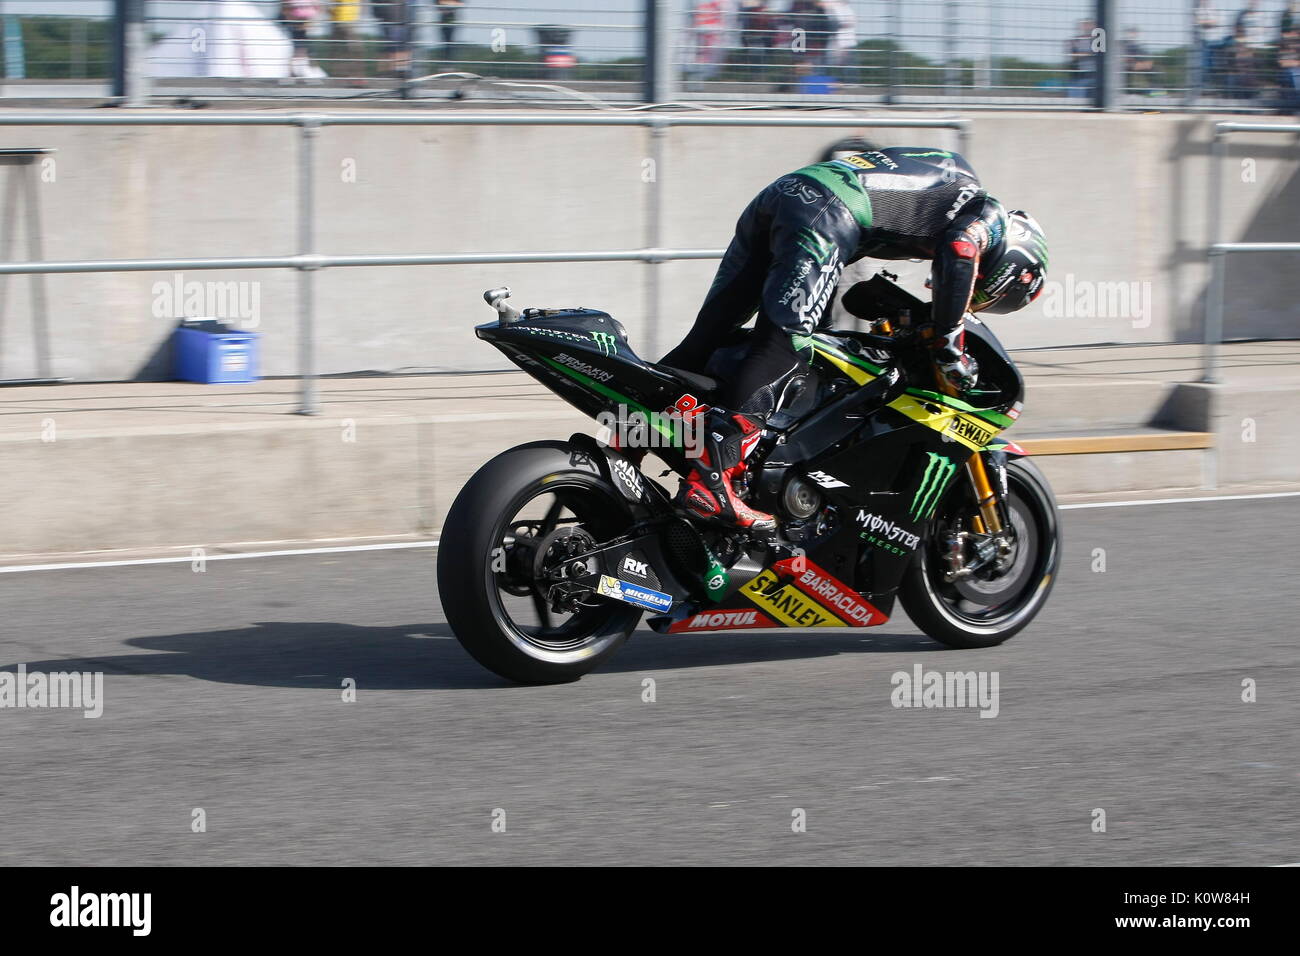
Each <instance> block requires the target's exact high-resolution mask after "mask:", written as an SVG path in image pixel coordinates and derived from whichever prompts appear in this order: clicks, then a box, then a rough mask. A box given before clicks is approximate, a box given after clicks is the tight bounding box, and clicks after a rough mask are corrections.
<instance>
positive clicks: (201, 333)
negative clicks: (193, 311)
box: [172, 320, 258, 385]
mask: <svg viewBox="0 0 1300 956" xmlns="http://www.w3.org/2000/svg"><path fill="white" fill-rule="evenodd" d="M257 339H258V334H257V333H256V332H236V331H233V330H232V329H230V328H229V327H227V326H225V325H222V324H221V323H220V322H217V321H215V320H206V321H195V322H182V323H181V324H180V326H179V327H177V329H176V334H175V336H174V337H173V339H172V348H173V352H172V357H173V362H172V370H173V372H174V373H175V377H176V378H178V379H180V380H181V381H183V382H202V383H204V384H205V385H212V384H218V383H226V384H235V383H239V382H256V381H257V370H258V355H257Z"/></svg>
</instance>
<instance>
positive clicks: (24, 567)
mask: <svg viewBox="0 0 1300 956" xmlns="http://www.w3.org/2000/svg"><path fill="white" fill-rule="evenodd" d="M437 546H438V539H436V538H434V539H431V540H429V541H395V542H390V543H388V544H350V545H343V546H340V547H337V548H294V549H293V550H286V551H243V552H240V553H239V554H204V555H203V558H202V560H204V561H245V560H247V559H249V558H284V557H294V556H298V555H305V554H345V553H348V552H352V551H404V550H409V549H412V548H436V547H437ZM196 550H198V549H196ZM194 560H195V557H194V555H193V554H188V555H185V556H184V557H174V558H131V559H129V560H125V561H72V562H65V563H62V564H15V565H12V566H10V567H0V574H16V573H18V572H19V571H75V570H80V569H82V568H128V567H135V566H137V565H141V564H188V563H189V562H191V561H194Z"/></svg>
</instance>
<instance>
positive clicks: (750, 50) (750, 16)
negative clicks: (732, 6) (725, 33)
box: [740, 0, 776, 67]
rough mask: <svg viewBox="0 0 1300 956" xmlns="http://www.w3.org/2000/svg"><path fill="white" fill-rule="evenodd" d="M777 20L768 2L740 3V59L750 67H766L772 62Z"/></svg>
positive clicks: (752, 1) (750, 1) (746, 0)
mask: <svg viewBox="0 0 1300 956" xmlns="http://www.w3.org/2000/svg"><path fill="white" fill-rule="evenodd" d="M775 32H776V18H775V17H774V16H773V15H772V11H771V10H770V9H769V8H768V6H767V0H741V2H740V50H741V53H740V59H741V62H742V63H745V64H748V65H750V66H758V67H766V66H767V65H768V64H769V63H770V62H771V60H772V46H773V44H774V42H775V40H776V35H775Z"/></svg>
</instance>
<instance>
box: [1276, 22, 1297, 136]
mask: <svg viewBox="0 0 1300 956" xmlns="http://www.w3.org/2000/svg"><path fill="white" fill-rule="evenodd" d="M1289 12H1292V13H1293V14H1294V13H1295V11H1294V10H1292V11H1289ZM1277 64H1278V72H1279V79H1280V80H1281V86H1282V101H1281V104H1280V106H1279V108H1280V110H1281V111H1282V112H1284V113H1300V16H1294V15H1293V17H1292V19H1291V20H1289V21H1288V22H1287V25H1286V27H1285V28H1284V30H1283V32H1282V35H1281V37H1279V39H1278V51H1277Z"/></svg>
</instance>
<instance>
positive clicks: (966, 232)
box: [662, 147, 1007, 529]
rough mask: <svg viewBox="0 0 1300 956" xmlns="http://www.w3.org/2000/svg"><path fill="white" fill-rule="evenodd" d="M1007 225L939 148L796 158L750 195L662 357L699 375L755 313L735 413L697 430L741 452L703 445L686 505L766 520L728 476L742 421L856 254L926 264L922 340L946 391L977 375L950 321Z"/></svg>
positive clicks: (798, 348)
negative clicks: (685, 326) (688, 318)
mask: <svg viewBox="0 0 1300 956" xmlns="http://www.w3.org/2000/svg"><path fill="white" fill-rule="evenodd" d="M1006 224H1007V218H1006V213H1005V211H1004V210H1003V208H1002V205H1001V204H1000V203H999V202H998V201H997V200H995V199H992V198H991V197H989V196H988V195H987V193H986V192H985V190H984V189H983V187H982V186H981V185H980V183H979V180H978V179H977V178H976V176H975V173H974V171H973V170H972V169H971V168H970V165H969V164H968V163H967V162H966V160H965V159H963V158H962V157H961V156H960V155H958V154H957V153H952V152H948V151H946V150H938V149H925V148H908V147H893V148H889V149H880V150H872V151H869V152H864V153H857V154H853V155H850V156H845V157H843V158H840V159H835V160H831V161H829V162H824V163H817V164H815V165H812V166H805V167H804V168H803V169H799V170H796V171H795V172H793V173H790V174H789V175H787V176H782V177H781V178H780V179H778V180H776V181H775V182H774V183H772V184H771V185H769V186H768V187H767V188H765V189H764V190H763V191H762V192H760V193H759V194H758V195H757V196H756V197H754V199H753V201H752V202H750V204H749V205H748V206H747V207H746V209H745V211H744V212H743V213H741V215H740V219H739V221H738V222H737V223H736V234H735V237H734V238H733V239H732V240H731V244H730V245H729V246H728V248H727V251H726V254H725V255H724V256H723V259H722V263H721V265H720V266H719V267H718V271H717V275H716V276H715V278H714V280H713V285H712V286H711V287H710V289H709V293H708V295H707V296H706V297H705V300H704V304H703V306H702V307H701V309H700V312H699V315H698V316H697V317H696V319H695V324H694V326H693V327H692V328H691V330H690V332H689V333H688V334H687V336H686V338H685V339H683V340H682V342H681V343H680V344H679V345H678V346H677V347H676V348H674V349H673V350H672V351H671V352H669V353H668V354H667V355H666V356H664V358H663V360H662V362H663V364H664V365H668V366H671V367H675V368H681V369H686V370H687V371H692V372H703V371H704V368H705V365H706V363H707V362H708V360H709V357H710V356H711V355H712V353H713V352H714V351H715V349H717V348H718V347H719V346H720V345H721V344H722V343H723V342H725V341H726V340H727V339H728V338H729V337H730V334H731V333H732V332H734V331H735V330H736V329H738V328H740V327H741V326H742V325H744V324H745V323H746V322H747V321H748V320H749V319H750V317H751V316H753V315H754V314H755V313H757V315H758V318H757V322H756V325H755V329H754V331H753V333H752V335H751V337H750V347H749V350H748V352H747V354H746V358H745V360H744V362H743V363H742V366H741V368H740V369H739V370H738V371H737V373H736V374H735V377H734V378H733V379H732V381H731V382H730V386H729V389H728V394H727V395H726V396H725V398H726V400H727V403H728V407H730V408H733V409H736V411H737V413H738V414H736V415H733V416H727V415H725V414H721V413H720V414H718V415H716V416H714V419H713V420H711V421H710V422H709V428H707V429H706V431H707V432H709V433H710V440H711V441H712V443H713V444H714V445H716V447H717V448H719V449H724V448H728V447H730V446H732V445H737V446H738V451H739V453H740V458H739V460H738V461H736V462H732V461H731V458H732V457H733V456H732V455H726V456H725V457H724V458H722V459H721V460H719V459H718V457H717V452H715V454H714V456H713V458H712V459H709V456H708V454H707V452H708V451H712V450H714V449H712V448H709V447H707V446H708V445H709V442H706V449H705V450H706V454H705V456H704V457H703V458H702V459H701V465H702V466H703V467H698V468H696V469H695V470H694V471H693V472H692V473H691V475H690V476H688V478H687V480H686V484H685V486H684V487H683V491H682V501H683V503H684V504H685V505H686V507H687V508H689V509H690V510H692V511H693V512H694V513H696V514H698V515H700V516H701V517H711V518H719V519H721V520H722V521H723V522H725V523H730V524H734V525H738V526H740V527H751V528H759V529H763V528H768V527H772V526H774V524H775V522H774V521H773V519H772V518H771V516H770V515H765V514H763V513H761V512H756V511H754V510H752V509H750V508H748V507H747V506H745V505H744V503H743V501H741V500H740V499H739V497H738V496H736V495H735V494H734V491H733V489H732V487H731V484H730V481H731V479H732V478H734V477H737V476H738V475H739V474H740V471H741V470H743V467H744V457H745V456H746V455H747V454H748V450H749V449H752V447H753V446H754V445H755V444H757V441H756V438H757V436H756V435H754V439H755V440H753V441H749V440H748V439H749V438H750V435H751V433H752V432H754V431H755V429H756V426H755V425H754V420H755V419H756V420H758V421H761V420H762V419H763V418H764V417H765V416H766V415H768V414H769V413H771V412H772V410H773V409H774V408H775V407H776V404H777V402H778V400H779V398H780V394H781V389H782V388H783V387H784V385H785V383H786V382H787V381H788V380H789V379H790V378H791V377H792V376H793V375H794V374H795V373H796V372H798V371H800V370H802V369H805V368H807V367H808V365H809V364H810V361H811V359H812V340H811V338H810V336H811V334H812V333H813V332H814V331H815V330H816V329H818V328H819V327H821V326H822V324H823V317H824V316H829V315H830V304H831V302H832V300H833V298H834V296H835V291H836V285H837V283H838V281H839V278H840V273H841V272H842V271H843V269H844V266H845V265H846V264H848V263H851V262H855V261H857V260H858V259H862V258H865V257H868V256H870V257H873V258H877V259H930V260H932V262H933V267H932V273H931V295H932V304H931V320H932V322H933V325H934V336H933V338H932V339H931V345H932V346H933V347H934V348H935V350H936V355H935V358H936V361H937V363H938V366H939V368H940V369H941V370H942V371H943V373H944V374H945V375H946V376H947V377H948V379H949V381H950V382H952V384H953V385H954V386H955V387H957V388H958V390H965V389H967V388H969V387H971V386H972V385H973V384H974V379H975V375H976V369H975V365H974V362H973V361H972V360H971V359H970V358H969V357H968V356H967V355H966V354H965V351H964V341H963V330H962V319H963V316H964V315H965V313H966V311H967V309H968V308H969V307H970V302H971V295H972V291H973V290H974V287H975V280H976V275H977V273H978V272H979V268H980V258H981V256H983V255H984V254H985V253H988V252H990V250H994V249H996V248H997V247H999V246H1000V244H1001V243H1002V241H1003V236H1004V233H1005V230H1006ZM747 416H748V417H747ZM737 435H740V436H743V438H742V440H741V441H738V442H737V441H735V440H734V439H735V438H736V436H737ZM706 460H711V461H712V462H713V466H710V465H707V464H705V461H706Z"/></svg>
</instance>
